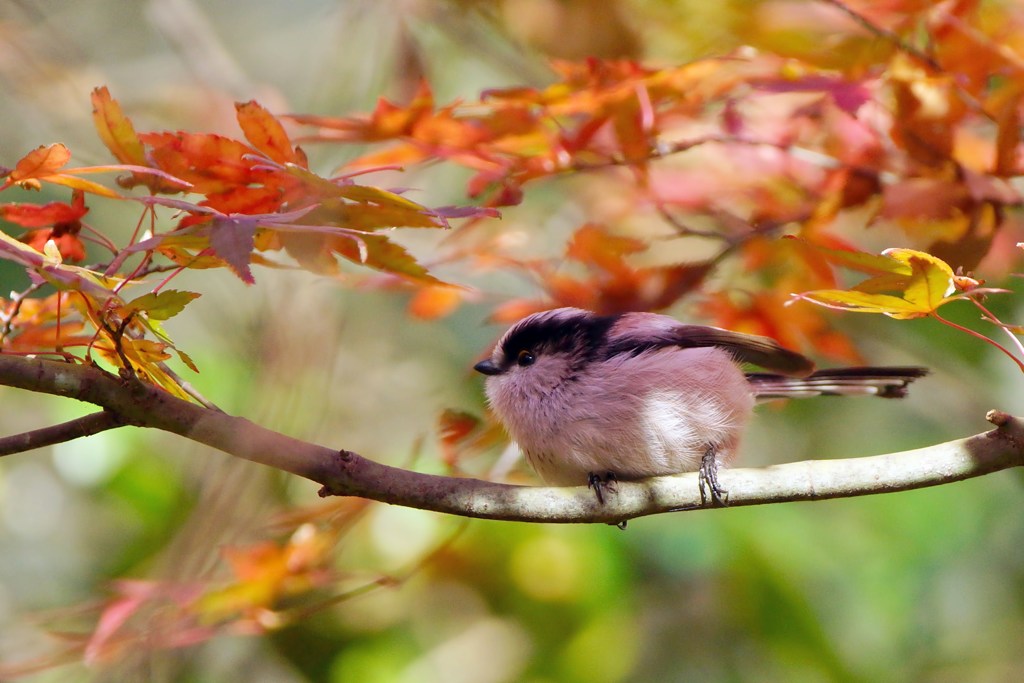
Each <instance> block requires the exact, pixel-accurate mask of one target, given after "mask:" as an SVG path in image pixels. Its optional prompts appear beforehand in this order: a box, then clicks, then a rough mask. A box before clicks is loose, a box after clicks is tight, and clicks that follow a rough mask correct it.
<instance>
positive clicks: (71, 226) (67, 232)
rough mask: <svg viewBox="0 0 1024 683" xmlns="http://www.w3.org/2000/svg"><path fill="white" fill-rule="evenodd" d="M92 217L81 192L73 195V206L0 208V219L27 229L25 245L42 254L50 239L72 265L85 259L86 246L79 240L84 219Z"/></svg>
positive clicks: (36, 205) (45, 205)
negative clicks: (82, 219)
mask: <svg viewBox="0 0 1024 683" xmlns="http://www.w3.org/2000/svg"><path fill="white" fill-rule="evenodd" d="M87 213H89V208H88V207H87V206H86V205H85V195H84V193H83V192H82V191H81V190H74V191H73V192H72V193H71V203H70V204H66V203H64V202H50V203H48V204H43V205H38V204H4V205H0V217H3V218H4V219H5V220H8V221H10V222H12V223H16V224H18V225H20V226H22V227H26V228H36V229H33V230H30V231H29V232H27V233H26V234H25V235H24V236H23V237H22V241H23V242H25V243H26V244H28V245H29V246H31V247H33V248H35V249H36V250H38V251H40V252H41V251H43V249H44V248H45V246H46V243H47V242H48V241H50V240H51V239H52V240H53V241H54V242H55V243H56V245H57V249H58V250H59V251H60V254H61V257H62V258H64V259H67V260H71V261H82V260H84V259H85V245H84V244H82V241H81V240H80V239H79V237H78V233H79V232H80V231H81V229H82V222H81V218H82V217H83V216H85V214H87ZM44 227H49V229H48V230H43V229H40V228H44Z"/></svg>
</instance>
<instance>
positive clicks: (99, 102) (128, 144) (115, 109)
mask: <svg viewBox="0 0 1024 683" xmlns="http://www.w3.org/2000/svg"><path fill="white" fill-rule="evenodd" d="M92 120H93V124H94V125H95V126H96V132H97V134H98V135H99V136H100V140H102V141H103V144H104V145H106V146H107V149H109V150H110V152H111V154H113V155H114V158H115V159H117V160H118V161H120V162H121V163H122V164H135V165H138V166H146V165H148V164H147V162H146V153H145V150H144V148H143V146H142V141H141V140H139V136H138V135H137V134H136V133H135V127H134V126H133V125H132V122H131V120H130V119H129V118H128V117H127V116H125V115H124V112H123V111H122V110H121V105H120V104H119V103H118V102H117V100H115V99H114V98H112V97H111V96H110V91H109V90H107V88H106V86H103V87H100V88H96V89H95V90H93V91H92Z"/></svg>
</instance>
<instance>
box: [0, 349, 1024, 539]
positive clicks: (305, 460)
mask: <svg viewBox="0 0 1024 683" xmlns="http://www.w3.org/2000/svg"><path fill="white" fill-rule="evenodd" d="M0 385H7V386H10V387H14V388H19V389H27V390H29V391H38V392H43V393H48V394H54V395H57V396H65V397H68V398H75V399H78V400H80V401H86V402H88V403H93V404H95V405H98V406H101V407H102V408H103V409H104V411H105V412H106V413H109V414H111V415H112V416H114V417H115V418H116V419H118V420H120V421H121V422H122V423H123V424H130V425H135V426H139V427H150V428H154V429H160V430H163V431H167V432H171V433H174V434H179V435H181V436H184V437H186V438H188V439H192V440H193V441H197V442H199V443H203V444H206V445H208V446H212V447H214V448H217V449H219V450H222V451H224V452H226V453H229V454H231V455H234V456H236V457H240V458H244V459H246V460H251V461H253V462H258V463H262V464H264V465H268V466H270V467H274V468H277V469H280V470H283V471H285V472H290V473H292V474H295V475H298V476H301V477H305V478H306V479H309V480H311V481H314V482H317V483H319V484H322V485H323V488H322V489H321V491H320V495H322V496H328V495H341V496H359V497H363V498H369V499H372V500H377V501H381V502H385V503H391V504H395V505H404V506H408V507H414V508H421V509H424V510H434V511H437V512H445V513H449V514H454V515H461V516H465V517H481V518H488V519H502V520H517V521H529V522H558V523H569V522H606V523H617V522H621V521H624V520H627V519H632V518H634V517H642V516H645V515H652V514H658V513H662V512H670V511H677V510H690V509H699V508H701V507H707V506H705V505H702V503H701V499H700V493H699V488H698V483H697V474H696V473H687V474H680V475H675V476H670V477H658V478H655V479H648V480H645V481H640V482H619V483H617V484H616V490H617V493H616V494H615V495H611V496H606V497H605V498H606V502H605V503H604V504H599V503H598V502H597V500H596V497H595V496H594V495H593V492H592V491H590V490H588V489H587V488H585V487H575V488H552V487H534V486H510V485H507V484H496V483H491V482H485V481H479V480H476V479H456V478H452V477H441V476H435V475H430V474H420V473H417V472H410V471H408V470H403V469H399V468H396V467H389V466H387V465H382V464H380V463H377V462H374V461H372V460H367V459H366V458H363V457H361V456H359V455H357V454H355V453H352V452H349V451H341V452H339V451H335V450H332V449H329V448H324V447H322V446H317V445H314V444H310V443H307V442H304V441H300V440H298V439H293V438H291V437H288V436H285V435H283V434H278V433H277V432H273V431H271V430H268V429H266V428H264V427H261V426H259V425H257V424H255V423H253V422H250V421H249V420H246V419H245V418H241V417H233V416H231V415H227V414H225V413H221V412H218V411H215V410H209V409H207V408H203V407H202V406H198V405H195V404H193V403H188V402H186V401H182V400H180V399H178V398H175V397H173V396H171V395H170V394H168V393H166V392H164V391H163V390H161V389H158V388H156V387H153V386H150V385H147V384H143V383H141V382H140V381H138V380H137V379H134V378H130V379H121V378H119V377H116V376H114V375H111V374H109V373H106V372H104V371H102V370H100V369H98V368H95V367H88V366H82V365H71V364H68V363H62V362H59V361H52V360H44V359H27V358H21V357H15V356H2V355H0ZM987 417H988V420H989V421H990V422H992V423H993V424H995V425H996V428H995V429H993V430H991V431H989V432H985V433H982V434H978V435H976V436H972V437H969V438H966V439H960V440H957V441H951V442H948V443H943V444H939V445H936V446H930V447H927V448H921V449H917V450H913V451H906V452H902V453H892V454H889V455H879V456H874V457H867V458H853V459H848V460H822V461H815V460H809V461H803V462H795V463H788V464H785V465H776V466H773V467H766V468H761V469H729V470H723V471H721V472H720V473H719V483H720V484H721V485H722V486H723V488H725V489H726V490H727V491H728V501H729V505H730V506H731V507H739V506H743V505H761V504H767V503H780V502H787V501H796V500H823V499H827V498H843V497H850V496H860V495H868V494H874V493H889V492H894V491H905V490H908V489H914V488H922V487H926V486H936V485H939V484H946V483H950V482H954V481H960V480H963V479H968V478H971V477H977V476H981V475H984V474H989V473H991V472H995V471H998V470H1003V469H1008V468H1010V467H1018V466H1022V465H1024V420H1021V419H1020V418H1014V417H1011V416H1009V415H1007V414H1005V413H1001V412H998V411H991V412H990V413H989V414H988V416H987ZM97 420H98V418H97ZM54 429H56V428H54Z"/></svg>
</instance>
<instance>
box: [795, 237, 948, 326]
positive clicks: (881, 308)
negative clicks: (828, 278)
mask: <svg viewBox="0 0 1024 683" xmlns="http://www.w3.org/2000/svg"><path fill="white" fill-rule="evenodd" d="M822 251H823V253H825V256H826V258H828V259H829V260H830V261H833V262H835V263H839V264H841V265H846V266H848V267H851V268H854V269H856V270H861V271H867V272H874V273H878V274H877V275H876V276H875V277H872V278H869V279H867V280H865V281H863V282H861V283H859V284H857V285H855V286H854V287H852V288H851V289H849V290H842V289H820V290H815V291H811V292H804V293H803V294H798V295H795V296H796V297H797V298H798V299H803V300H805V301H810V302H812V303H816V304H819V305H821V306H827V307H829V308H835V309H839V310H844V311H854V312H859V313H882V314H884V315H888V316H890V317H892V318H898V319H901V320H906V319H910V318H920V317H923V316H927V315H931V314H932V313H934V312H935V311H936V310H937V309H938V308H939V306H942V305H943V304H945V303H948V302H950V301H953V300H955V299H957V298H959V297H957V296H953V295H954V294H955V292H956V284H955V278H954V273H953V269H952V268H950V267H949V264H947V263H946V262H945V261H943V260H942V259H939V258H936V257H934V256H932V255H931V254H927V253H925V252H923V251H915V250H913V249H887V250H886V251H884V252H882V254H881V255H879V256H875V255H873V254H866V253H862V252H840V251H837V250H831V249H823V250H822ZM839 255H841V256H839Z"/></svg>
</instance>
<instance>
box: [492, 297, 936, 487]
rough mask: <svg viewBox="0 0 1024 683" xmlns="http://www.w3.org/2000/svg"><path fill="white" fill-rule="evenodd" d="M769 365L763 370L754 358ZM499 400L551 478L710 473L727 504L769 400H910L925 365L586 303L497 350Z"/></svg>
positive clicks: (508, 336) (514, 433)
mask: <svg viewBox="0 0 1024 683" xmlns="http://www.w3.org/2000/svg"><path fill="white" fill-rule="evenodd" d="M745 364H750V365H755V366H758V367H760V368H763V369H764V370H768V371H770V372H769V373H751V372H746V371H745V370H744V367H743V366H744V365H745ZM474 369H475V370H477V371H478V372H480V373H483V374H484V375H487V380H486V391H487V399H488V402H489V403H490V406H491V408H492V409H493V411H494V413H495V414H496V415H497V417H498V419H499V420H500V421H501V422H502V423H503V424H504V426H505V428H506V430H507V431H508V433H509V436H510V437H511V438H512V440H513V441H515V442H516V443H517V444H518V445H519V447H520V448H521V449H522V451H523V453H524V454H525V456H526V459H527V461H528V462H529V463H530V465H531V466H532V467H533V469H534V470H535V471H536V472H537V474H538V475H539V476H540V478H541V479H543V480H544V481H545V482H546V483H548V484H551V485H556V486H577V485H583V484H588V485H589V486H591V487H592V488H594V491H595V493H596V494H597V498H598V501H599V502H602V503H603V502H604V495H603V492H602V489H607V488H610V487H612V486H613V484H614V481H615V480H636V479H645V478H647V477H653V476H658V475H665V474H675V473H679V472H693V471H699V472H700V490H701V497H702V500H705V501H706V494H705V484H706V485H707V486H708V488H709V489H710V497H711V500H712V503H713V504H715V505H724V504H725V498H724V494H725V492H724V491H723V490H722V489H721V487H720V486H719V485H718V479H717V472H718V467H719V466H720V465H726V464H728V463H729V462H730V461H731V460H732V458H733V457H734V456H735V455H736V451H737V448H738V446H739V442H740V438H741V436H742V434H743V430H744V428H745V427H746V424H747V422H748V421H749V420H750V417H751V414H752V412H753V408H754V404H755V403H756V402H757V401H758V400H763V399H773V398H804V397H809V396H847V395H868V396H880V397H885V398H898V397H902V396H904V395H905V394H906V391H907V385H909V384H910V383H911V382H912V381H914V380H915V379H917V378H919V377H922V376H924V375H926V374H927V373H928V371H927V369H925V368H919V367H847V368H836V369H829V370H819V371H817V372H815V371H814V364H813V363H812V362H811V361H810V359H808V358H807V357H805V356H803V355H801V354H799V353H796V352H795V351H790V350H788V349H786V348H784V347H782V346H781V345H779V343H778V342H776V341H775V340H773V339H770V338H768V337H759V336H754V335H749V334H742V333H739V332H731V331H729V330H724V329H719V328H717V327H707V326H703V325H687V324H684V323H681V322H679V321H677V320H675V319H674V318H671V317H669V316H666V315H659V314H655V313H626V314H622V315H610V316H601V315H596V314H594V313H591V312H590V311H585V310H582V309H579V308H557V309H554V310H550V311H544V312H541V313H535V314H533V315H530V316H527V317H526V318H523V319H522V320H520V321H519V322H517V323H515V324H514V325H512V327H511V328H509V329H508V331H507V332H505V334H504V335H503V336H502V337H501V339H500V340H499V341H498V343H497V345H496V346H495V347H494V350H493V352H492V353H491V356H490V358H488V359H486V360H483V361H481V362H479V363H477V364H476V365H475V366H474Z"/></svg>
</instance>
